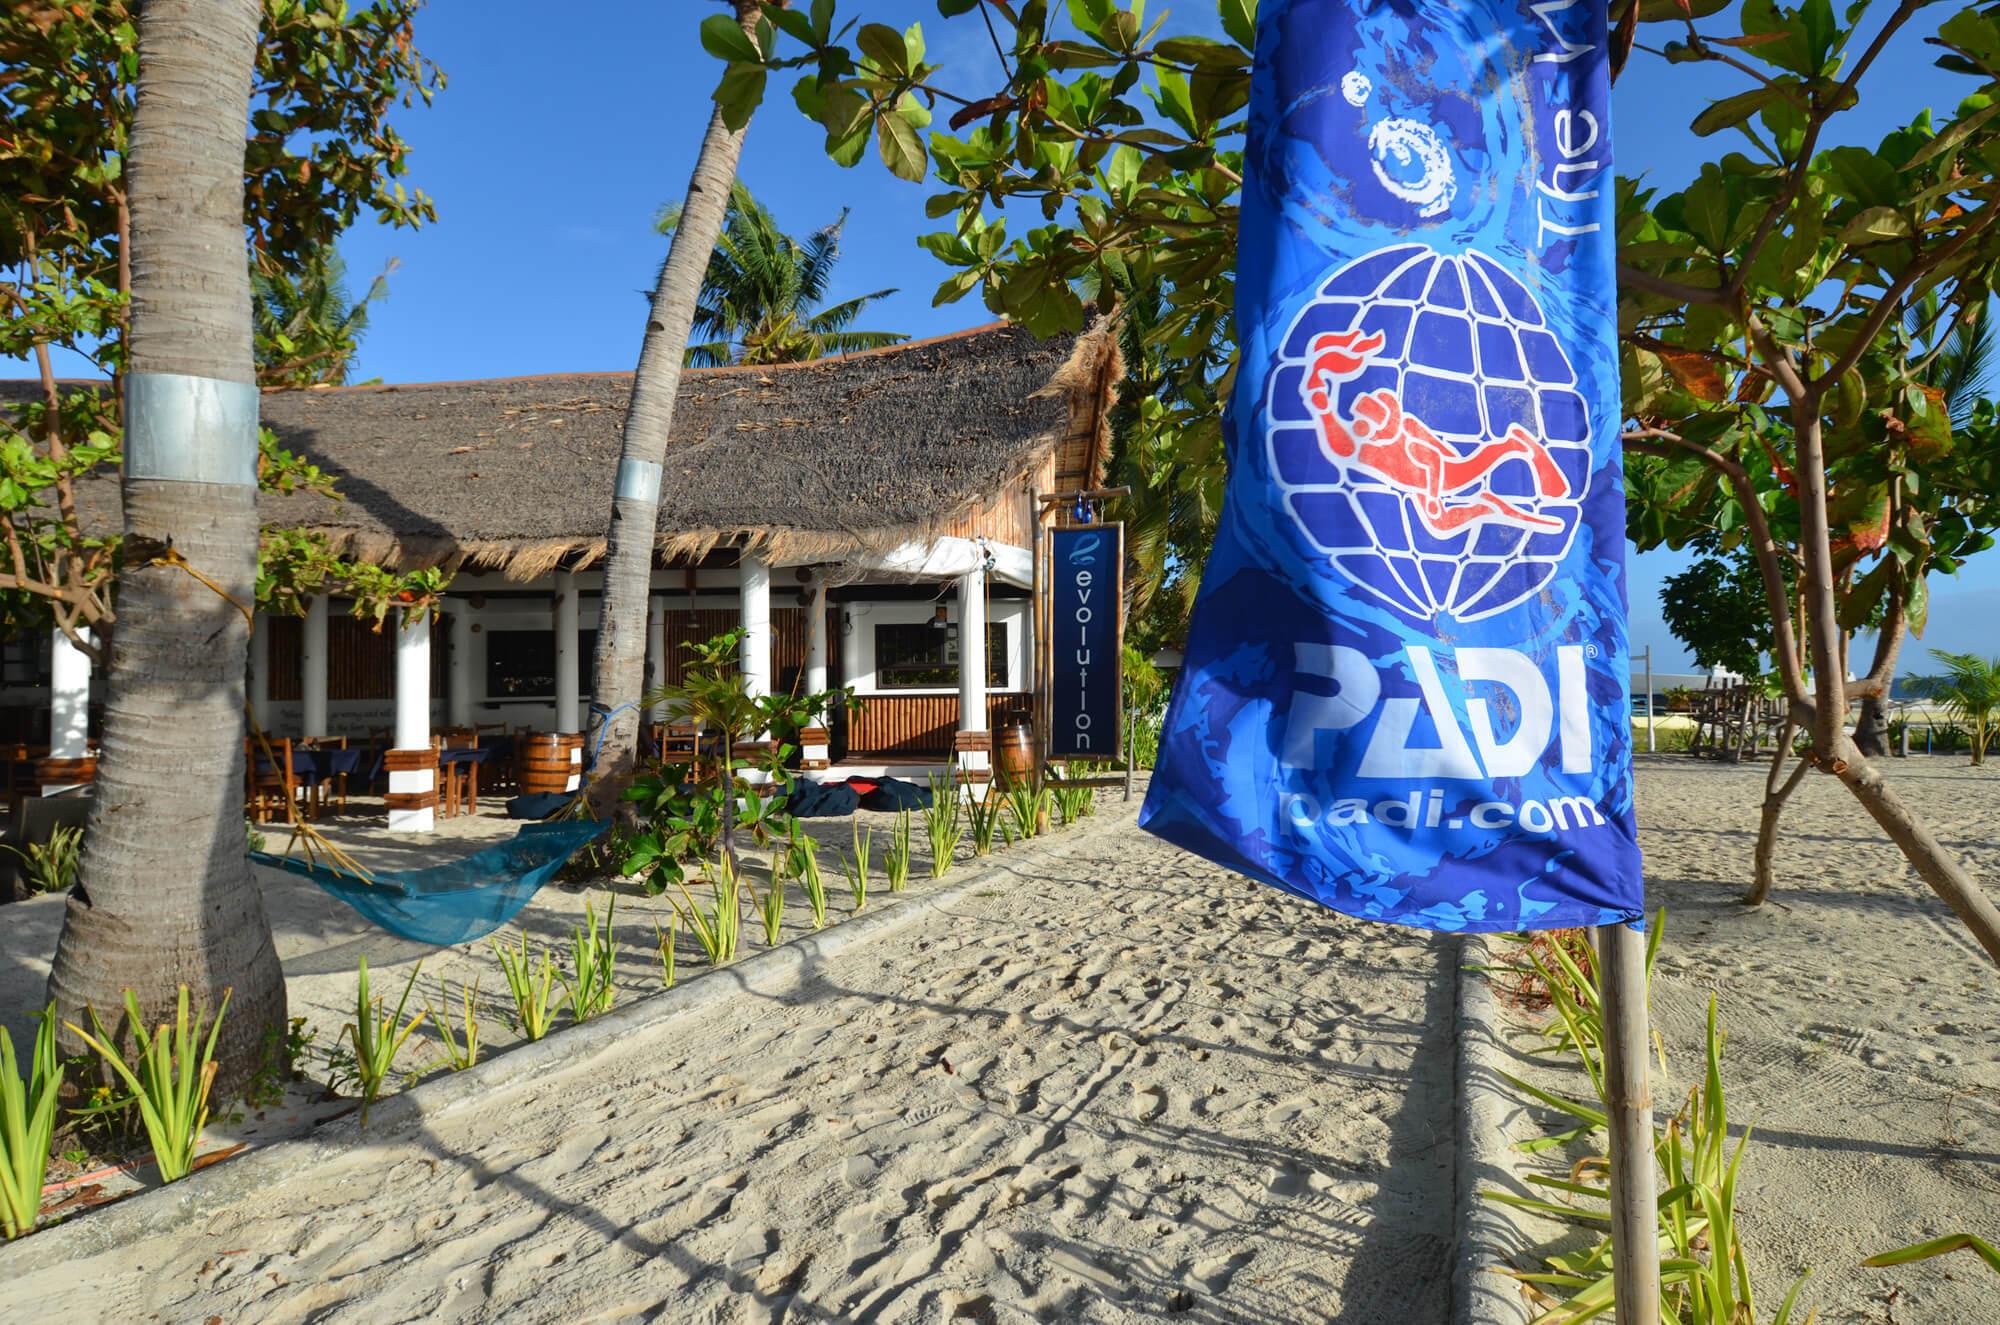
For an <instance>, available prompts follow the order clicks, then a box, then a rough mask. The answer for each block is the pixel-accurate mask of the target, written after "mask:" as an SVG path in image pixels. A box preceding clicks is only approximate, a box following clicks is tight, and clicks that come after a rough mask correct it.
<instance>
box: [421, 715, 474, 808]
mask: <svg viewBox="0 0 2000 1325" xmlns="http://www.w3.org/2000/svg"><path fill="white" fill-rule="evenodd" d="M431 744H432V745H433V746H435V747H436V748H437V749H439V750H477V749H478V748H479V732H478V730H477V729H476V728H472V727H446V728H444V729H443V730H442V731H440V732H438V733H437V735H435V736H433V737H432V738H431ZM438 781H439V783H440V785H439V787H438V815H439V817H441V818H445V819H450V818H452V817H454V816H456V815H460V814H477V813H479V765H478V764H476V763H474V762H472V761H470V760H466V761H463V762H460V763H445V762H443V761H440V762H439V764H438Z"/></svg>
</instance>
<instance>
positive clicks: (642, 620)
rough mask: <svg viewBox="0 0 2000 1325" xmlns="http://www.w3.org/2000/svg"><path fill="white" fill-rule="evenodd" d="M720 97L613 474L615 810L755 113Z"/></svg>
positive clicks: (601, 664)
mask: <svg viewBox="0 0 2000 1325" xmlns="http://www.w3.org/2000/svg"><path fill="white" fill-rule="evenodd" d="M734 6H735V13H736V22H737V25H738V26H739V27H740V28H741V29H742V30H743V33H744V35H745V36H747V37H750V39H751V40H752V41H755V39H756V38H755V36H754V35H753V34H755V33H756V31H757V26H758V22H759V20H760V19H761V18H762V17H763V12H764V8H763V5H762V3H761V0H734ZM729 120H730V116H729V112H728V111H726V110H725V109H724V108H723V107H722V106H721V105H717V106H716V108H715V110H714V112H713V113H712V114H711V115H710V116H709V118H708V130H707V132H706V133H705V134H704V135H703V136H702V140H701V151H700V153H699V154H698V155H697V156H696V157H695V162H694V175H693V176H692V177H691V178H690V179H689V180H688V188H687V200H686V201H685V202H683V203H682V204H681V207H680V210H679V213H678V215H677V218H676V225H675V228H674V243H673V247H672V248H671V249H669V250H668V251H667V260H666V262H665V263H664V264H662V265H661V267H660V278H659V282H658V284H657V285H656V286H655V287H654V290H653V296H652V303H651V308H650V309H649V311H648V313H647V316H646V335H645V338H644V339H643V340H642V341H641V342H640V345H639V366H638V368H637V369H636V370H635V371H634V373H633V374H632V400H631V404H630V405H629V407H628V408H627V410H626V413H625V433H624V438H623V442H622V445H621V446H620V448H619V455H618V469H617V473H616V476H615V477H614V478H613V479H612V491H611V524H610V530H609V533H608V535H607V538H606V543H607V547H606V550H605V555H604V591H603V594H602V596H601V597H600V598H599V600H598V602H599V608H598V618H597V657H596V660H595V663H596V671H595V676H596V682H595V686H594V688H595V690H596V691H597V695H598V699H599V701H600V702H602V703H604V704H605V705H606V708H605V715H604V718H603V726H602V730H601V731H600V732H599V735H598V747H597V763H596V767H595V769H594V773H593V777H592V780H591V802H592V807H593V808H594V809H595V810H596V811H597V813H598V814H599V815H600V816H608V815H609V813H610V812H611V811H612V810H613V809H614V808H615V807H616V806H617V804H618V795H619V792H620V791H622V790H623V788H624V785H625V784H626V783H627V782H629V781H630V780H631V776H632V771H633V767H634V758H635V756H636V754H637V751H638V745H639V710H638V700H639V693H640V691H641V690H642V689H643V688H644V686H645V677H644V672H645V665H646V599H647V595H648V592H649V590H650V589H651V586H652V579H653V549H654V547H655V546H656V544H657V540H658V537H659V523H660V474H661V471H660V462H661V460H662V459H663V458H664V457H665V456H666V453H667V436H668V434H669V433H670V432H671V431H672V429H673V423H674V402H675V400H676V399H677V398H678V397H679V395H680V388H681V367H682V364H683V362H684V360H685V359H686V357H687V347H688V338H689V335H690V332H691V329H692V328H693V326H694V319H695V313H696V310H697V307H698V305H699V303H700V299H701V288H702V279H703V277H704V276H705V275H706V273H707V271H708V264H709V257H710V255H711V254H712V253H714V251H715V241H716V237H717V236H718V235H720V234H721V233H722V220H723V215H724V213H725V212H726V211H727V210H728V206H729V196H730V188H731V186H732V185H733V184H734V183H735V181H736V163H737V161H738V160H739V159H740V158H741V157H742V155H743V136H744V134H745V132H746V131H748V129H749V127H750V118H749V116H748V115H746V116H744V118H743V119H742V120H741V121H740V122H738V123H735V124H731V123H730V122H729Z"/></svg>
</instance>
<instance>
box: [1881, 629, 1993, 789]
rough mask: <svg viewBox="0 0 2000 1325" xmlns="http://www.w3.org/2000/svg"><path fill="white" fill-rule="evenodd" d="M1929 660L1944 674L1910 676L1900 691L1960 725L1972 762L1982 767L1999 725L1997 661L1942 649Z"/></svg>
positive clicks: (1933, 652)
mask: <svg viewBox="0 0 2000 1325" xmlns="http://www.w3.org/2000/svg"><path fill="white" fill-rule="evenodd" d="M1931 657H1933V658H1935V659H1937V660H1938V661H1939V662H1941V663H1943V664H1944V671H1943V672H1942V673H1941V674H1939V675H1937V676H1914V677H1911V678H1910V679H1909V680H1908V681H1907V682H1905V683H1904V686H1903V689H1904V692H1905V693H1906V694H1909V695H1912V696H1915V697H1916V698H1918V699H1932V700H1936V701H1937V702H1938V703H1940V704H1942V705H1943V706H1944V709H1945V711H1946V712H1947V713H1949V714H1951V716H1952V717H1954V718H1956V719H1957V720H1958V721H1960V722H1962V723H1964V724H1965V729H1966V731H1967V732H1968V733H1970V734H1971V737H1972V762H1973V763H1975V764H1983V763H1985V762H1986V746H1987V743H1988V742H1989V741H1991V740H1992V739H1993V736H1994V732H1995V728H1996V726H2000V658H1982V657H1980V656H1979V655H1978V654H1976V653H1951V652H1948V651H1946V650H1944V649H1932V650H1931Z"/></svg>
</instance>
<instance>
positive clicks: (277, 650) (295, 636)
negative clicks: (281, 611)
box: [257, 616, 306, 704]
mask: <svg viewBox="0 0 2000 1325" xmlns="http://www.w3.org/2000/svg"><path fill="white" fill-rule="evenodd" d="M305 624H306V623H305V622H304V621H302V620H300V619H299V618H298V617H295V616H274V617H265V618H262V619H261V620H259V621H258V623H257V629H259V630H261V631H263V632H264V634H265V636H266V638H268V639H269V641H270V650H271V699H272V700H273V701H274V702H276V703H279V704H284V703H290V702H293V701H296V700H300V699H304V698H305V690H304V687H303V686H302V685H301V684H300V682H299V647H300V645H302V644H303V643H304V642H305Z"/></svg>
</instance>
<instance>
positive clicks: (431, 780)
mask: <svg viewBox="0 0 2000 1325" xmlns="http://www.w3.org/2000/svg"><path fill="white" fill-rule="evenodd" d="M397 617H398V623H397V624H398V625H399V626H400V629H398V630H397V631H396V746H395V748H396V749H397V750H399V751H406V752H415V751H428V750H429V749H430V748H431V620H430V616H429V615H428V614H426V613H419V614H418V615H417V616H415V617H414V618H412V617H410V616H408V615H407V614H405V613H403V612H400V611H399V612H398V613H397ZM436 790H437V778H436V775H435V774H434V773H433V772H432V770H430V769H429V768H423V769H407V770H406V769H394V768H392V769H390V770H389V791H390V792H391V793H392V794H395V793H413V792H414V793H421V792H426V791H429V792H435V791H436ZM436 823H437V811H436V810H435V809H434V808H431V807H425V808H424V809H420V810H390V811H389V831H390V832H392V833H428V832H430V831H431V829H432V828H433V827H435V826H436Z"/></svg>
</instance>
